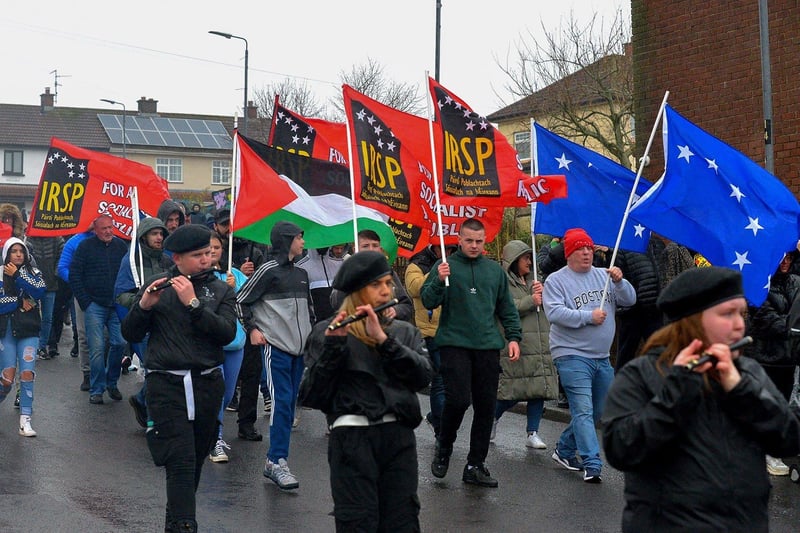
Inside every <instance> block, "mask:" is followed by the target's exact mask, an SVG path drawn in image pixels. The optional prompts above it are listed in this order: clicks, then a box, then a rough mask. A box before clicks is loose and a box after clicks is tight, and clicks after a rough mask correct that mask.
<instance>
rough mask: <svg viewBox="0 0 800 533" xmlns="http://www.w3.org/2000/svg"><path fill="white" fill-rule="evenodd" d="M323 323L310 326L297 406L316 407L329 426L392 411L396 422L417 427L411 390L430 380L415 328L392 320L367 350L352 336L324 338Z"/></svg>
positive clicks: (377, 417)
mask: <svg viewBox="0 0 800 533" xmlns="http://www.w3.org/2000/svg"><path fill="white" fill-rule="evenodd" d="M327 326H328V324H327V323H324V322H320V323H319V324H317V325H316V326H314V329H313V331H312V332H311V335H310V336H309V337H308V342H307V343H306V348H305V352H304V357H305V363H306V367H307V368H306V372H305V374H304V376H303V381H302V382H301V384H300V402H301V405H304V406H306V407H311V408H314V409H319V410H321V411H322V412H323V413H325V414H326V415H328V423H329V424H330V423H333V421H334V420H336V419H337V418H338V417H339V416H341V415H345V414H352V415H364V416H366V417H367V418H368V419H369V420H371V421H376V420H380V419H381V417H383V415H385V414H390V413H391V414H394V415H396V416H397V421H398V422H399V423H400V424H403V425H404V426H408V427H410V428H415V427H417V426H418V425H419V423H420V422H421V421H422V415H421V413H420V407H419V400H418V399H417V394H416V393H417V391H419V390H421V389H423V388H424V387H426V386H427V385H428V383H430V379H431V364H430V359H429V357H428V351H427V350H426V349H425V343H424V342H423V341H422V336H421V335H420V333H419V330H418V329H417V328H416V327H414V326H412V325H411V324H409V323H407V322H404V321H402V320H395V321H393V322H392V323H391V324H389V325H388V326H387V327H386V334H387V335H388V339H387V340H386V342H384V343H383V344H381V345H379V346H377V347H375V348H371V347H369V346H367V345H366V344H364V343H362V342H361V341H359V340H358V339H357V338H355V337H353V336H352V335H347V336H346V337H333V336H331V337H326V336H325V328H326V327H327Z"/></svg>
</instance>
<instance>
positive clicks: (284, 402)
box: [264, 345, 304, 463]
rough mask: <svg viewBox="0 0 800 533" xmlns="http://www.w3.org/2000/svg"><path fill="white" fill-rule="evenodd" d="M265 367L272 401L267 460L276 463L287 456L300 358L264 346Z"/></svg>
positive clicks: (300, 366)
mask: <svg viewBox="0 0 800 533" xmlns="http://www.w3.org/2000/svg"><path fill="white" fill-rule="evenodd" d="M264 368H266V369H267V383H268V384H269V392H270V397H271V398H272V414H271V415H270V419H269V450H268V451H267V459H269V460H270V461H272V462H273V463H277V462H278V459H286V458H288V457H289V440H290V438H291V434H292V422H294V409H295V406H296V405H297V393H298V392H299V391H300V379H301V378H302V377H303V369H304V366H303V358H302V357H295V356H293V355H289V354H288V353H286V352H284V351H282V350H280V349H278V348H276V347H274V346H271V345H267V347H266V349H264Z"/></svg>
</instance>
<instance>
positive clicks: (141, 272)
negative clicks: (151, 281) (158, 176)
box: [128, 187, 144, 289]
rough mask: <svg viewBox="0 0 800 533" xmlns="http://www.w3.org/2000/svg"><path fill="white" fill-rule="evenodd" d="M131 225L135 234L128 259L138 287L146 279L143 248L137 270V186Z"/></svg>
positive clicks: (133, 195) (132, 201) (134, 188)
mask: <svg viewBox="0 0 800 533" xmlns="http://www.w3.org/2000/svg"><path fill="white" fill-rule="evenodd" d="M131 226H132V228H133V235H131V251H130V253H129V254H128V261H129V263H130V266H131V276H132V277H133V281H134V283H136V288H137V289H138V288H139V287H141V286H142V284H143V283H144V281H143V280H142V277H143V275H144V260H143V258H142V253H141V250H140V251H139V265H140V268H139V270H138V271H137V269H136V248H137V246H136V245H137V243H138V240H139V239H137V238H136V234H137V233H138V232H139V189H138V188H137V187H131Z"/></svg>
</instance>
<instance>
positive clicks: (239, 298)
mask: <svg viewBox="0 0 800 533" xmlns="http://www.w3.org/2000/svg"><path fill="white" fill-rule="evenodd" d="M270 242H271V244H272V249H273V256H272V259H271V260H270V261H267V262H266V263H264V264H263V265H261V266H260V267H259V268H258V269H257V270H256V271H255V272H254V273H253V275H252V276H251V277H250V278H249V279H248V280H247V282H246V283H245V284H244V285H243V286H242V288H241V289H240V290H239V292H238V294H237V295H236V302H237V303H238V304H239V305H240V306H241V308H242V315H243V319H244V323H245V329H246V330H247V334H248V336H249V337H250V342H251V343H252V344H254V345H258V346H262V347H263V353H264V365H265V368H266V369H267V382H268V385H269V390H270V397H271V398H272V414H271V416H270V425H269V437H270V438H269V441H270V442H269V450H268V451H267V458H266V462H265V464H264V476H265V477H267V478H269V479H271V480H272V481H274V482H275V483H276V484H277V485H278V487H280V488H281V489H284V490H292V489H296V488H298V487H299V486H300V484H299V483H298V481H297V478H296V477H295V476H294V475H293V474H292V473H291V471H290V470H289V464H288V462H287V459H288V457H289V440H290V436H291V432H292V422H293V421H294V418H295V404H296V402H297V394H298V391H299V389H300V379H301V378H302V377H303V370H304V368H305V367H304V366H303V358H302V352H303V345H304V344H305V341H306V338H307V337H308V334H309V333H311V325H312V324H313V323H314V322H315V320H314V308H313V305H312V303H311V302H312V300H311V292H310V290H309V284H308V273H307V272H306V271H305V270H303V269H302V268H298V267H297V266H295V261H296V260H297V259H299V258H300V257H301V256H302V254H303V249H304V248H305V240H304V239H303V230H302V229H301V228H300V227H299V226H297V225H295V224H292V223H291V222H277V223H276V224H275V226H273V228H272V231H271V233H270ZM240 432H241V428H240Z"/></svg>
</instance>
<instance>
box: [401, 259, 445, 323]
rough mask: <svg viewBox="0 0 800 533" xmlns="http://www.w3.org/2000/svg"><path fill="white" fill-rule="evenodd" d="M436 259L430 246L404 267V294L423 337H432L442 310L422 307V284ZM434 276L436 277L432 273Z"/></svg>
mask: <svg viewBox="0 0 800 533" xmlns="http://www.w3.org/2000/svg"><path fill="white" fill-rule="evenodd" d="M437 260H438V258H437V257H436V254H435V253H434V252H433V250H432V249H431V247H430V246H428V247H427V248H425V249H424V250H422V251H421V252H419V253H418V254H416V255H414V257H412V258H411V261H410V262H409V264H408V266H407V267H406V292H407V293H408V295H409V296H410V297H411V300H412V301H413V302H414V322H415V323H416V325H417V327H418V328H419V330H420V332H421V333H422V336H423V337H434V336H435V335H436V329H437V328H438V327H439V315H441V314H442V308H441V307H437V308H436V309H425V306H424V305H422V284H423V283H425V280H426V279H427V278H428V275H429V274H430V271H431V267H432V266H433V264H434V263H436V261H437ZM434 275H436V274H435V273H434Z"/></svg>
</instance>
